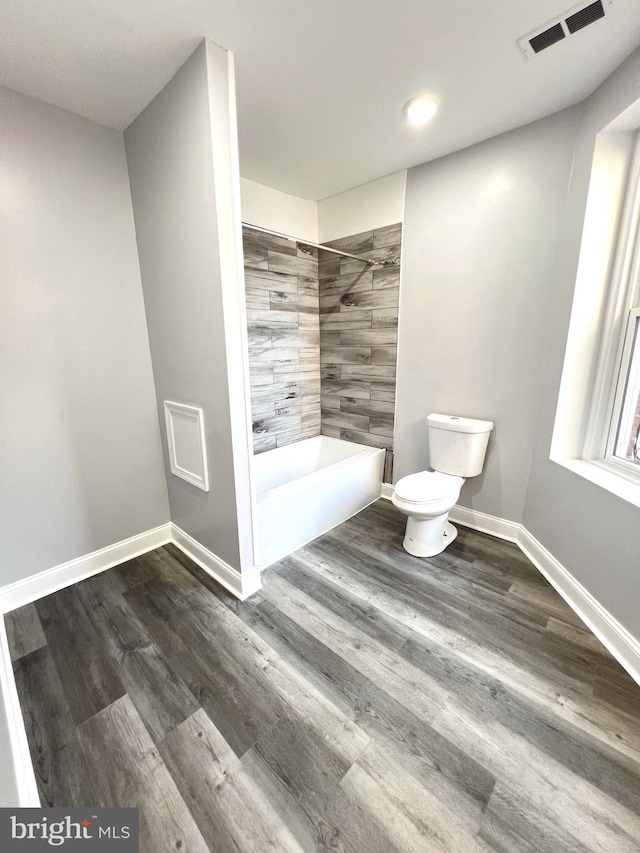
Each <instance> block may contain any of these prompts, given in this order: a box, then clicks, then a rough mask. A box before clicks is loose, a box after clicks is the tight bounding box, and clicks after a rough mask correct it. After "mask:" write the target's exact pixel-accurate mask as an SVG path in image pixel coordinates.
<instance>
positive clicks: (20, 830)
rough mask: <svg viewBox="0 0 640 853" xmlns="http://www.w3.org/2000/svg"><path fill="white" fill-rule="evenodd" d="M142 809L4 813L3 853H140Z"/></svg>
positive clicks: (0, 812) (0, 819) (0, 816)
mask: <svg viewBox="0 0 640 853" xmlns="http://www.w3.org/2000/svg"><path fill="white" fill-rule="evenodd" d="M138 818H139V814H138V809H0V850H1V851H2V853H14V851H15V853H41V851H44V850H48V851H51V850H64V851H65V853H67V851H70V853H72V851H76V853H92V851H93V850H96V851H98V853H138Z"/></svg>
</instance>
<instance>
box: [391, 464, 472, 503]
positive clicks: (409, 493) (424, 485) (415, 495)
mask: <svg viewBox="0 0 640 853" xmlns="http://www.w3.org/2000/svg"><path fill="white" fill-rule="evenodd" d="M463 483H464V477H456V476H454V475H452V474H443V473H441V472H440V471H420V472H419V473H417V474H409V475H408V476H406V477H402V478H401V479H400V480H398V482H397V483H396V485H395V488H394V494H395V496H396V497H397V498H400V500H402V501H404V502H405V503H407V504H422V505H425V504H427V505H428V504H432V503H436V502H439V501H442V500H443V499H444V498H447V497H449V496H451V498H452V499H453V500H452V504H453V503H455V499H456V498H457V496H458V494H459V492H460V488H461V486H462V484H463Z"/></svg>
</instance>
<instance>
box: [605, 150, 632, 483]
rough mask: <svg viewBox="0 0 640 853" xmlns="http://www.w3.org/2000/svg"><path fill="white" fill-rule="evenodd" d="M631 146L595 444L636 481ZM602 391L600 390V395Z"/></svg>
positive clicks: (611, 296) (606, 457) (623, 472)
mask: <svg viewBox="0 0 640 853" xmlns="http://www.w3.org/2000/svg"><path fill="white" fill-rule="evenodd" d="M634 148H635V156H634V158H633V161H632V163H631V167H630V169H629V179H628V183H627V193H626V196H627V197H626V212H627V215H626V216H623V217H622V220H621V227H620V231H619V234H618V246H617V255H618V264H617V267H616V266H614V271H615V270H616V269H617V270H618V274H617V275H616V274H615V272H614V275H613V280H612V282H611V286H612V287H611V290H612V293H611V295H610V300H611V301H612V302H614V303H615V304H616V305H617V313H618V314H619V316H620V322H619V323H618V328H619V330H620V331H619V332H618V334H617V341H615V337H614V342H615V343H617V346H616V352H617V359H616V362H615V364H614V367H615V372H614V374H613V375H612V376H611V380H612V381H610V385H611V386H612V387H611V388H610V393H609V400H610V404H609V408H608V412H607V414H608V422H607V430H606V437H604V438H605V440H604V441H601V444H600V448H601V450H602V451H603V452H602V453H601V457H602V458H603V460H604V461H605V462H606V463H609V464H611V465H613V466H615V468H614V470H617V472H618V473H619V474H621V475H623V476H627V477H629V478H632V479H636V478H637V480H638V483H640V287H639V284H640V282H639V279H640V135H639V136H638V137H637V138H636V140H635V146H634ZM613 313H615V309H614V312H613ZM614 325H615V320H614ZM604 381H605V382H606V381H607V377H606V373H605V374H604ZM606 391H607V389H606V388H605V389H601V395H602V394H603V393H604V392H606ZM603 444H604V447H603Z"/></svg>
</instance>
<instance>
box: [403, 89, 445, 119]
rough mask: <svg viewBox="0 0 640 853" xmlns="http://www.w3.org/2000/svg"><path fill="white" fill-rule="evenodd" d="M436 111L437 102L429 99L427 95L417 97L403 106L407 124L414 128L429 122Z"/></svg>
mask: <svg viewBox="0 0 640 853" xmlns="http://www.w3.org/2000/svg"><path fill="white" fill-rule="evenodd" d="M437 109H438V104H437V102H436V101H435V100H434V99H433V98H431V97H429V95H418V97H417V98H411V100H410V101H409V102H408V103H407V104H405V108H404V111H405V113H406V114H407V119H408V121H409V124H412V125H413V126H414V127H422V125H424V124H427V122H430V121H431V119H432V118H433V117H434V115H435V114H436V111H437Z"/></svg>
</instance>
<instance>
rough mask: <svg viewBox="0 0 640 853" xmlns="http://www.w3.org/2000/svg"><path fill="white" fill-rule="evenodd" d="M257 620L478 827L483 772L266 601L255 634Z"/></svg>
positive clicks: (486, 784) (484, 796)
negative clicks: (261, 620)
mask: <svg viewBox="0 0 640 853" xmlns="http://www.w3.org/2000/svg"><path fill="white" fill-rule="evenodd" d="M263 614H264V615H263ZM261 616H262V617H263V620H264V621H263V623H262V624H264V625H268V626H269V636H271V637H273V638H275V637H279V638H280V639H281V640H282V641H283V642H284V644H285V647H288V648H289V649H290V650H291V651H292V653H293V655H295V659H296V661H297V664H296V665H297V668H298V669H299V670H302V671H303V672H304V674H305V677H307V678H310V679H314V682H315V683H319V687H320V690H321V691H322V692H324V693H325V695H327V696H328V697H330V699H331V701H332V702H333V703H334V704H336V705H337V706H338V707H340V708H341V709H342V710H343V712H344V713H345V714H348V715H349V716H350V717H351V718H352V719H353V720H354V721H355V722H356V723H357V725H358V727H359V728H360V729H362V730H363V731H364V732H366V733H367V734H368V735H369V736H370V737H371V738H372V739H373V740H375V741H376V743H378V744H380V743H384V748H385V750H386V751H387V752H388V753H389V754H390V755H392V756H394V757H395V758H396V760H398V761H399V762H400V763H402V765H403V766H404V767H405V768H406V769H408V770H409V772H410V773H412V774H413V775H414V776H415V777H416V778H417V779H419V780H420V782H421V784H422V785H423V786H424V787H425V788H426V789H427V790H429V791H432V792H433V793H434V794H435V795H436V796H438V797H439V798H440V799H441V800H442V802H444V803H446V804H450V805H451V807H452V808H454V809H455V810H456V811H457V812H458V813H459V814H462V815H464V816H465V819H466V820H467V821H468V823H469V825H471V826H474V827H475V828H476V829H477V827H478V825H479V823H480V816H481V814H482V810H483V809H484V807H485V806H486V804H487V802H488V799H489V796H490V794H491V791H492V790H493V786H494V782H495V780H494V778H493V777H492V776H491V775H490V774H489V773H487V772H486V771H485V770H484V768H482V767H479V766H478V765H477V764H476V763H475V762H473V761H469V760H468V757H467V756H465V755H464V754H462V753H459V752H458V750H457V749H456V747H455V745H454V744H452V743H450V742H448V741H447V740H446V739H445V738H442V737H441V735H439V734H438V733H437V732H435V731H434V730H433V729H432V728H431V727H430V726H429V725H428V724H426V723H425V722H424V721H422V720H421V719H420V718H419V717H417V716H416V715H415V714H414V713H412V712H411V711H410V710H408V709H407V708H405V707H404V706H403V705H401V704H400V703H399V702H397V701H396V700H395V699H394V698H393V697H392V696H390V695H389V694H387V693H385V692H384V691H383V690H381V689H380V688H379V687H378V686H377V685H376V684H374V683H373V682H372V681H371V680H370V679H368V678H366V677H365V676H363V675H362V674H361V673H360V672H358V671H357V670H356V669H355V668H354V667H352V666H351V665H350V664H349V663H348V662H347V661H346V660H344V659H343V658H342V657H340V656H339V655H337V654H335V653H334V652H332V651H331V650H330V649H328V648H327V647H326V646H325V645H324V644H323V643H321V642H320V641H319V640H317V639H316V638H315V637H313V636H312V635H311V634H309V633H308V632H307V631H305V630H304V629H302V628H300V626H299V625H297V623H295V622H294V621H293V620H291V619H289V618H288V617H287V616H285V615H284V614H282V613H280V612H279V611H278V610H277V609H276V608H274V607H273V606H272V605H270V604H269V603H268V602H264V603H261V604H259V605H258V606H257V608H256V616H255V620H254V622H255V628H256V630H258V629H259V619H260V617H261ZM314 676H315V678H314Z"/></svg>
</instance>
